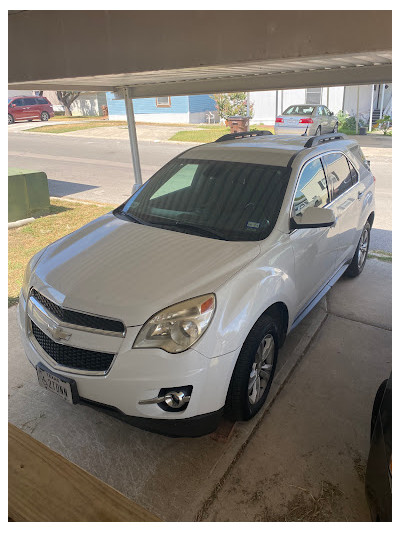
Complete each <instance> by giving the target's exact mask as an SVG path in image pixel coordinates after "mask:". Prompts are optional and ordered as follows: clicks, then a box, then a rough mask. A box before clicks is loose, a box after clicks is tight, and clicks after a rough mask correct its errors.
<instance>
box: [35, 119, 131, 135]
mask: <svg viewBox="0 0 400 533" xmlns="http://www.w3.org/2000/svg"><path fill="white" fill-rule="evenodd" d="M111 126H126V122H125V121H123V120H104V121H100V120H93V121H88V122H78V123H76V124H47V125H46V126H38V127H37V128H32V129H29V130H27V131H28V132H29V133H30V132H39V133H67V132H69V131H79V130H89V129H92V128H109V127H111Z"/></svg>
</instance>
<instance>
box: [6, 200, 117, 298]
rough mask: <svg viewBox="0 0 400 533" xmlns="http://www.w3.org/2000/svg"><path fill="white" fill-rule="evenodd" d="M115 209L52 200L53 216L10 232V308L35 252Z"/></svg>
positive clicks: (47, 216) (39, 219) (110, 206)
mask: <svg viewBox="0 0 400 533" xmlns="http://www.w3.org/2000/svg"><path fill="white" fill-rule="evenodd" d="M114 207H115V206H112V205H104V206H98V205H95V204H83V203H79V202H76V203H75V202H65V201H62V200H52V201H51V205H50V214H48V215H44V216H42V217H40V218H37V219H36V220H34V221H33V222H31V223H30V224H28V225H26V226H22V227H20V228H13V229H10V230H8V306H9V307H10V305H14V304H16V303H17V302H18V295H19V292H20V290H21V287H22V281H23V278H24V272H25V268H26V265H27V263H28V261H29V259H30V258H31V257H32V256H33V255H35V254H36V252H38V251H39V250H41V249H42V248H44V247H45V246H47V245H48V244H50V243H52V242H54V241H56V240H57V239H60V238H61V237H63V236H64V235H68V233H71V232H72V231H74V230H76V229H78V228H80V227H81V226H84V225H85V224H87V223H88V222H90V221H91V220H93V219H95V218H97V217H99V216H101V215H104V214H105V213H108V212H109V211H110V210H111V209H113V208H114Z"/></svg>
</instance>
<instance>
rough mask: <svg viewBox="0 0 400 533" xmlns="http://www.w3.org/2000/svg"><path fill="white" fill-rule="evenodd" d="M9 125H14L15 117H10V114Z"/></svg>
mask: <svg viewBox="0 0 400 533" xmlns="http://www.w3.org/2000/svg"><path fill="white" fill-rule="evenodd" d="M8 123H9V124H14V117H13V116H12V115H10V113H8Z"/></svg>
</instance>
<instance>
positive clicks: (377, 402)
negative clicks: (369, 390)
mask: <svg viewBox="0 0 400 533" xmlns="http://www.w3.org/2000/svg"><path fill="white" fill-rule="evenodd" d="M387 382H388V380H387V379H385V380H384V381H382V383H381V384H380V385H379V388H378V390H377V392H376V395H375V400H374V405H373V407H372V415H371V430H370V436H369V439H370V440H372V435H373V434H374V429H375V424H376V421H377V419H378V413H379V408H380V406H381V403H382V400H383V395H384V394H385V390H386V385H387Z"/></svg>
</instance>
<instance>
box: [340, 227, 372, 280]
mask: <svg viewBox="0 0 400 533" xmlns="http://www.w3.org/2000/svg"><path fill="white" fill-rule="evenodd" d="M370 235H371V226H370V223H369V222H367V223H366V224H365V226H364V228H363V230H362V233H361V237H360V240H359V241H358V245H357V248H356V251H355V252H354V255H353V259H352V260H351V263H350V265H349V266H348V268H347V270H346V272H345V275H346V276H348V277H349V278H355V277H356V276H359V275H360V274H361V272H362V271H363V269H364V266H365V262H366V261H367V255H368V250H369V241H370Z"/></svg>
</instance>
